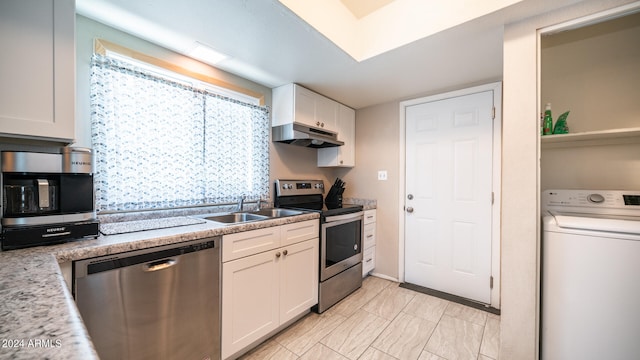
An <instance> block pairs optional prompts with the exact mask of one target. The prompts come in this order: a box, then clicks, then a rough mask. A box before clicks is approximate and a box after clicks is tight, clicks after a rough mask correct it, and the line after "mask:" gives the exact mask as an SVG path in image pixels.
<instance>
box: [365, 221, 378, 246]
mask: <svg viewBox="0 0 640 360" xmlns="http://www.w3.org/2000/svg"><path fill="white" fill-rule="evenodd" d="M362 242H363V244H362V248H363V249H368V248H370V247H372V246H374V245H375V244H376V223H372V224H366V225H365V226H364V234H363V236H362Z"/></svg>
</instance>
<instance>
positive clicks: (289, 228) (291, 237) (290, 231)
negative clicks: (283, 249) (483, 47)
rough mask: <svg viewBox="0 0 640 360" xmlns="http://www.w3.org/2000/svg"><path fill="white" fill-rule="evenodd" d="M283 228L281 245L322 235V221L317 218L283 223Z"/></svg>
mask: <svg viewBox="0 0 640 360" xmlns="http://www.w3.org/2000/svg"><path fill="white" fill-rule="evenodd" d="M281 229H282V230H281V231H282V234H281V241H280V246H287V245H291V244H295V243H298V242H300V241H305V240H309V239H314V238H317V237H318V236H319V235H320V221H319V220H317V219H315V220H307V221H302V222H297V223H292V224H286V225H282V226H281Z"/></svg>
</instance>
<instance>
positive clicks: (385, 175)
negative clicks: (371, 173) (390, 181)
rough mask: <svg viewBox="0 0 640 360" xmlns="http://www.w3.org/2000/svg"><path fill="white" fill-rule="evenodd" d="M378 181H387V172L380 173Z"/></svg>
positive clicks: (381, 171) (380, 171)
mask: <svg viewBox="0 0 640 360" xmlns="http://www.w3.org/2000/svg"><path fill="white" fill-rule="evenodd" d="M378 180H387V170H379V171H378Z"/></svg>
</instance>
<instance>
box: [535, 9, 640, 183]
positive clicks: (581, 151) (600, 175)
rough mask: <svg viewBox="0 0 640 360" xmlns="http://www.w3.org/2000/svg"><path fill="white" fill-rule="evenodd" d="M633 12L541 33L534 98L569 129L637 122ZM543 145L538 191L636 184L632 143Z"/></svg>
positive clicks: (637, 154)
mask: <svg viewBox="0 0 640 360" xmlns="http://www.w3.org/2000/svg"><path fill="white" fill-rule="evenodd" d="M638 39H640V13H636V14H633V15H628V16H624V17H621V18H616V19H613V20H609V21H605V22H602V23H598V24H594V25H591V26H585V27H582V28H579V29H575V30H569V31H563V32H559V33H554V34H552V35H547V36H543V37H542V41H541V71H540V77H541V101H542V103H546V102H551V103H552V109H553V114H554V118H557V117H558V116H559V115H560V114H561V113H562V112H564V111H566V110H570V111H571V112H570V114H569V121H568V123H569V127H570V132H572V133H575V132H584V131H596V130H609V129H619V128H636V127H640V101H639V99H640V86H639V85H638V84H640V46H639V45H638V44H639V42H638ZM596 144H597V145H593V144H592V145H589V146H585V145H582V146H579V147H570V148H567V147H564V148H549V147H548V146H547V147H545V148H543V150H542V157H541V180H542V181H541V189H542V190H546V189H566V188H568V189H571V188H573V189H620V190H637V189H640V176H638V175H639V174H640V140H638V139H637V138H636V139H631V141H629V142H628V143H625V144H611V143H602V142H601V143H596Z"/></svg>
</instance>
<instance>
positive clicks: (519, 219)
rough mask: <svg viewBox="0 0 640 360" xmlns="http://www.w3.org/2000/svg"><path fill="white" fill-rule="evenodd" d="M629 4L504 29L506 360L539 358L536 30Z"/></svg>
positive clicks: (572, 9) (594, 5)
mask: <svg viewBox="0 0 640 360" xmlns="http://www.w3.org/2000/svg"><path fill="white" fill-rule="evenodd" d="M627 3H630V1H620V0H617V1H595V0H592V1H583V2H580V3H578V4H576V5H573V6H569V7H566V8H563V9H561V10H557V11H554V12H551V13H548V14H544V15H541V16H536V17H534V18H531V19H526V20H524V21H521V22H518V23H513V24H509V25H507V26H506V27H505V39H504V92H503V94H504V95H503V97H504V103H503V104H504V109H503V110H504V111H503V162H502V166H503V167H502V171H503V175H502V214H503V215H502V309H501V310H502V316H501V323H500V324H501V325H500V333H501V348H500V358H501V359H518V360H527V359H536V358H537V353H538V304H539V301H538V300H539V280H538V279H539V278H538V276H539V259H538V254H539V245H540V231H539V229H540V217H539V204H538V203H539V191H540V180H539V175H540V171H539V161H538V159H539V141H538V136H539V133H540V128H539V121H540V119H539V111H540V108H539V104H538V103H539V102H540V100H538V86H537V85H538V62H537V59H538V36H537V30H538V29H541V28H544V27H547V26H551V25H555V24H559V23H562V22H565V21H568V20H571V19H576V18H579V17H582V16H586V15H589V14H594V13H596V12H599V11H603V10H606V9H610V8H613V7H615V6H619V5H623V4H627Z"/></svg>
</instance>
